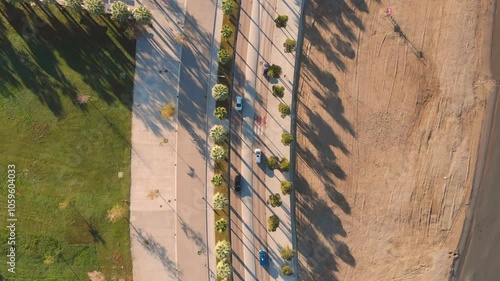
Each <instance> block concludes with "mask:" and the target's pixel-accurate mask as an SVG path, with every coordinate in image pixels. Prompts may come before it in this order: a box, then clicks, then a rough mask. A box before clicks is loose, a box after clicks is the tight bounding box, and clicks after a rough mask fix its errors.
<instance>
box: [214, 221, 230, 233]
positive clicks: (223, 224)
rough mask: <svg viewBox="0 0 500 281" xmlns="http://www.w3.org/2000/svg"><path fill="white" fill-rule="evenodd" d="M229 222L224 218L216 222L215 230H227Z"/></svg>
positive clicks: (220, 231)
mask: <svg viewBox="0 0 500 281" xmlns="http://www.w3.org/2000/svg"><path fill="white" fill-rule="evenodd" d="M227 227H228V223H227V221H226V220H225V219H224V218H221V219H220V220H218V221H216V222H215V230H216V231H217V232H219V233H222V232H224V231H226V230H227Z"/></svg>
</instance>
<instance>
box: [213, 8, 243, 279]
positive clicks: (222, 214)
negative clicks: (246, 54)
mask: <svg viewBox="0 0 500 281" xmlns="http://www.w3.org/2000/svg"><path fill="white" fill-rule="evenodd" d="M222 11H223V13H224V14H223V18H222V30H221V38H222V40H221V45H220V51H219V52H218V54H217V56H218V60H219V67H218V70H217V77H218V78H217V83H218V84H220V85H224V86H225V89H222V88H221V87H220V88H219V90H223V91H222V92H221V93H215V94H214V93H213V92H212V94H213V95H214V98H215V100H216V109H215V112H214V115H215V117H216V118H217V119H220V120H223V119H225V118H227V117H228V116H227V115H228V112H230V106H231V89H232V88H233V65H234V52H235V50H234V47H235V46H236V34H237V33H238V32H237V23H238V21H239V12H240V0H223V1H222ZM221 94H222V95H221ZM217 130H218V131H214V132H213V133H212V132H211V138H212V140H213V141H214V142H215V143H218V144H219V145H221V142H223V146H224V147H226V151H227V147H229V143H228V138H227V130H226V131H224V133H222V132H221V131H222V130H221V129H220V128H219V129H217ZM216 140H217V141H216ZM214 173H215V174H217V175H220V176H221V177H222V178H223V181H222V183H221V184H220V185H215V184H214V192H215V194H224V195H225V197H226V198H229V187H228V183H229V165H228V160H227V158H224V159H222V160H221V161H220V162H218V163H216V164H215V168H214ZM216 183H217V184H218V183H219V179H216ZM228 204H229V201H228ZM222 219H224V220H225V221H226V222H228V227H230V224H229V208H228V207H227V206H226V207H225V208H223V209H221V210H216V211H215V223H216V226H217V224H218V225H219V226H220V224H221V223H220V221H221V220H222ZM216 228H217V227H216ZM215 240H216V243H219V242H221V241H226V242H227V243H228V245H229V246H228V247H229V252H228V254H227V256H217V268H216V269H217V280H219V281H220V280H227V279H229V280H230V279H231V274H232V271H231V244H230V242H229V241H230V231H223V232H220V231H217V229H216V233H215ZM216 251H217V249H216Z"/></svg>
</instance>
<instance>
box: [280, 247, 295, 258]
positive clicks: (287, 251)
mask: <svg viewBox="0 0 500 281" xmlns="http://www.w3.org/2000/svg"><path fill="white" fill-rule="evenodd" d="M280 253H281V257H282V258H283V259H284V260H287V261H291V260H292V259H293V257H294V256H295V254H296V253H297V251H295V250H294V249H292V248H290V247H288V246H287V247H285V248H281V250H280Z"/></svg>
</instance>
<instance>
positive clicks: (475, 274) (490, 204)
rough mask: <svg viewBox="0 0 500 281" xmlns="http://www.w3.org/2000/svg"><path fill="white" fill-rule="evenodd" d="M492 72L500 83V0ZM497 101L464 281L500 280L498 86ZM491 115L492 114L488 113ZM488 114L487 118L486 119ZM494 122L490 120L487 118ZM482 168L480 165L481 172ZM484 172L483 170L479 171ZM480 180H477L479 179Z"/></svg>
mask: <svg viewBox="0 0 500 281" xmlns="http://www.w3.org/2000/svg"><path fill="white" fill-rule="evenodd" d="M491 55H492V58H491V64H492V65H491V70H492V74H493V78H494V79H495V80H496V81H500V63H499V58H500V0H497V1H496V11H495V19H494V26H493V38H492V54H491ZM495 90H496V93H494V94H496V98H495V100H494V101H493V102H494V104H493V106H494V109H493V114H492V117H491V118H492V120H491V123H488V122H486V124H487V125H489V124H491V128H485V130H490V131H489V132H490V135H489V139H488V140H487V145H486V152H485V155H486V159H485V160H484V166H483V167H484V169H483V170H482V174H479V175H475V176H478V177H479V179H480V182H479V194H478V197H477V199H476V200H477V201H476V202H475V207H474V213H473V214H472V222H471V225H470V229H469V230H468V231H469V233H468V235H467V237H466V239H467V241H466V242H465V243H466V252H464V253H462V254H461V257H460V258H461V259H462V260H460V261H459V262H460V263H459V268H458V272H457V275H458V277H456V278H457V279H454V278H455V277H453V278H452V280H460V281H476V280H480V281H498V280H500V267H499V266H498V264H499V263H500V218H499V214H500V204H499V201H500V189H499V183H500V172H499V171H500V99H499V98H498V95H499V94H500V85H499V84H498V82H497V85H496V89H493V91H495ZM486 114H488V111H486ZM486 114H485V115H486ZM485 118H490V116H485ZM479 166H480V165H478V168H479ZM479 169H480V168H479ZM475 180H476V179H475Z"/></svg>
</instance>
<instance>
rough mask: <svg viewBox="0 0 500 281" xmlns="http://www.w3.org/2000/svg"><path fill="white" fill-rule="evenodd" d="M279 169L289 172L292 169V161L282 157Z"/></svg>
mask: <svg viewBox="0 0 500 281" xmlns="http://www.w3.org/2000/svg"><path fill="white" fill-rule="evenodd" d="M278 169H279V170H280V171H282V172H288V171H289V170H290V161H288V159H286V158H282V159H281V161H280V167H279V168H278Z"/></svg>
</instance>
